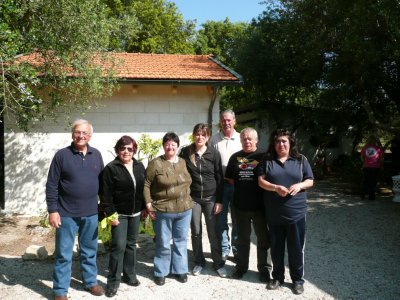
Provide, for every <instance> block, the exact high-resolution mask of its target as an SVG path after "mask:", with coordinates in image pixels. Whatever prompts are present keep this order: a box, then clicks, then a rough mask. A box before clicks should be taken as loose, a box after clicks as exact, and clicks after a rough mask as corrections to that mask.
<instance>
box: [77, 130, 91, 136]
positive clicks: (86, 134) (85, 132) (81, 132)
mask: <svg viewBox="0 0 400 300" xmlns="http://www.w3.org/2000/svg"><path fill="white" fill-rule="evenodd" d="M74 135H76V136H80V135H83V136H88V135H90V132H87V131H74Z"/></svg>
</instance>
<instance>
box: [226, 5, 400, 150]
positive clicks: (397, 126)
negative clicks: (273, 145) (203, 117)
mask: <svg viewBox="0 0 400 300" xmlns="http://www.w3.org/2000/svg"><path fill="white" fill-rule="evenodd" d="M399 20H400V4H399V3H398V1H389V0H385V1H374V0H368V1H363V0H356V1H351V2H349V1H345V0H339V1H326V0H309V1H295V0H282V1H280V3H279V5H276V6H275V7H267V9H266V11H265V12H264V13H263V15H262V16H260V17H259V18H258V19H257V20H255V21H253V23H252V24H251V26H250V27H249V28H248V29H247V31H246V33H245V34H243V35H241V37H240V38H239V39H238V40H237V41H235V43H234V45H235V47H234V48H233V51H232V54H233V56H234V57H235V58H233V59H232V61H233V68H234V69H235V70H236V71H237V72H238V73H240V74H242V75H243V76H244V78H245V85H244V87H243V91H240V90H239V89H237V90H236V91H229V92H227V93H225V94H224V99H223V100H224V105H227V106H229V105H233V106H234V108H238V105H239V107H240V106H241V107H243V106H244V107H248V106H254V107H261V108H267V109H269V108H270V105H274V104H276V105H284V104H293V105H299V106H301V107H307V108H309V109H312V110H315V112H316V113H318V111H321V118H319V121H318V124H314V126H317V128H319V129H320V130H321V132H322V134H324V133H327V132H334V133H335V134H336V135H339V136H340V135H344V134H347V135H351V136H353V138H354V144H357V141H359V140H360V139H361V138H362V136H363V135H364V133H365V132H369V131H371V130H373V129H376V128H380V129H382V130H383V131H386V132H390V133H392V134H393V133H394V134H396V133H398V132H400V101H398V99H399V96H400V84H399V76H398V74H399V66H400V52H399V51H398V49H399V48H400V29H399V28H400V26H399V25H400V21H399ZM327 110H330V111H331V112H332V114H331V115H335V116H340V120H332V118H329V119H330V120H331V122H324V120H323V118H322V116H323V115H325V114H326V111H327ZM389 116H390V117H389ZM302 118H303V123H304V124H311V123H313V122H314V123H316V122H315V121H314V120H313V119H312V118H311V117H310V116H307V114H303V116H302ZM322 127H323V128H322ZM310 128H312V127H310Z"/></svg>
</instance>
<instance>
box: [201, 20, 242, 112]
mask: <svg viewBox="0 0 400 300" xmlns="http://www.w3.org/2000/svg"><path fill="white" fill-rule="evenodd" d="M201 27H202V28H201V29H200V30H199V31H198V32H197V34H196V39H195V42H194V45H195V46H194V47H195V51H196V54H204V55H207V54H212V55H213V56H214V57H215V58H216V59H218V60H219V61H220V62H222V63H223V64H225V65H226V66H227V67H229V68H232V69H236V66H237V56H236V55H235V53H234V51H235V49H236V48H238V47H239V45H238V42H239V41H240V40H241V39H242V37H243V36H244V35H245V34H246V33H247V30H248V28H249V24H248V23H245V22H237V23H232V22H231V21H230V20H229V18H226V19H225V20H224V21H207V22H205V23H204V24H202V25H201ZM243 93H244V91H243V88H242V87H222V88H221V90H220V96H221V109H226V108H232V107H233V105H232V103H235V105H238V103H239V101H241V99H243V97H244V96H243Z"/></svg>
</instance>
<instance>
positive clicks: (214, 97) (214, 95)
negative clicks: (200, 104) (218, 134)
mask: <svg viewBox="0 0 400 300" xmlns="http://www.w3.org/2000/svg"><path fill="white" fill-rule="evenodd" d="M207 89H211V91H210V93H211V100H210V105H209V106H208V117H207V123H208V127H209V128H210V134H211V135H212V121H213V119H212V112H213V109H214V104H215V101H216V100H217V95H218V92H219V86H214V87H212V86H211V87H208V88H207Z"/></svg>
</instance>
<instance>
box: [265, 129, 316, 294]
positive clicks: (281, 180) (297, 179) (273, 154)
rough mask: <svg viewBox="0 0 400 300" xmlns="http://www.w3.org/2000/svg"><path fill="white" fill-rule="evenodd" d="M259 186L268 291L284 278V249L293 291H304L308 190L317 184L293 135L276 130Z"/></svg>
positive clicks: (270, 143)
mask: <svg viewBox="0 0 400 300" xmlns="http://www.w3.org/2000/svg"><path fill="white" fill-rule="evenodd" d="M258 174H259V176H258V184H259V185H260V187H261V188H263V189H264V190H265V191H264V202H265V210H266V214H267V219H268V226H269V232H270V238H271V239H270V241H271V257H272V264H273V269H272V278H273V280H271V281H270V282H268V284H267V289H269V290H275V289H277V288H279V286H280V285H281V284H283V282H284V279H285V247H286V246H287V252H288V259H289V272H290V277H291V279H292V282H293V292H294V293H295V294H301V293H303V292H304V287H303V285H304V279H303V276H304V243H305V233H306V231H305V227H306V213H307V194H306V192H305V190H306V189H308V188H310V187H312V186H313V184H314V176H313V173H312V170H311V166H310V164H309V162H308V160H307V159H306V158H305V157H304V156H303V155H301V154H300V153H298V152H297V150H296V142H295V140H294V137H293V135H292V133H291V132H290V131H288V130H285V129H277V130H275V131H274V132H273V133H272V134H271V137H270V140H269V147H268V150H267V155H266V160H264V161H263V162H262V163H260V166H259V168H258Z"/></svg>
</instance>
